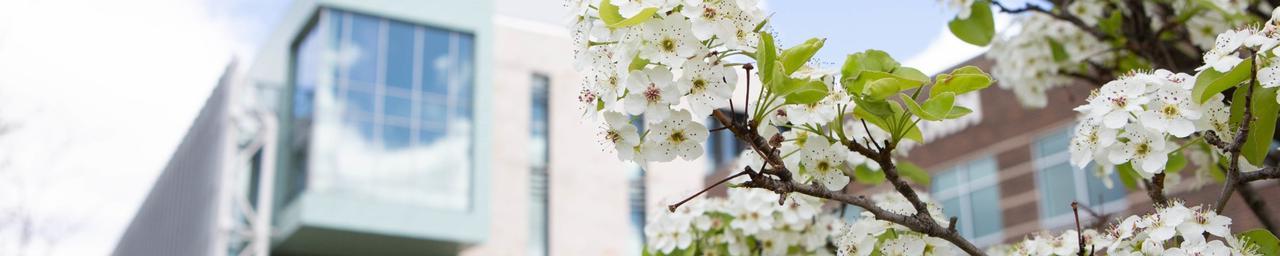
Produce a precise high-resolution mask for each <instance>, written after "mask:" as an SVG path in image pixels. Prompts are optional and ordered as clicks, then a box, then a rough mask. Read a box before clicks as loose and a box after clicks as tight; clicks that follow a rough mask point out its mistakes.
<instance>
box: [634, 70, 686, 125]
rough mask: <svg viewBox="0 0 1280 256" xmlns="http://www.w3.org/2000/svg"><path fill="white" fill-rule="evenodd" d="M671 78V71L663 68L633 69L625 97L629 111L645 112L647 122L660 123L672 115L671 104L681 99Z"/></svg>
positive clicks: (635, 112)
mask: <svg viewBox="0 0 1280 256" xmlns="http://www.w3.org/2000/svg"><path fill="white" fill-rule="evenodd" d="M671 79H672V76H671V71H668V70H666V69H662V68H649V69H644V70H636V71H631V74H630V75H628V77H627V91H628V92H627V97H626V99H624V106H625V107H626V110H627V113H628V114H631V115H641V114H644V120H645V123H646V124H654V123H658V122H659V121H662V120H665V119H667V117H668V116H671V112H672V110H671V105H672V104H676V103H679V101H680V91H679V90H678V89H676V88H675V86H674V85H673V83H674V81H673V80H671Z"/></svg>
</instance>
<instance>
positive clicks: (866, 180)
mask: <svg viewBox="0 0 1280 256" xmlns="http://www.w3.org/2000/svg"><path fill="white" fill-rule="evenodd" d="M853 180H854V181H857V182H858V183H862V184H867V185H875V184H880V183H881V182H884V172H882V171H880V170H871V168H867V166H866V165H858V167H857V168H854V170H853Z"/></svg>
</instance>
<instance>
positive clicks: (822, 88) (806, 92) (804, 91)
mask: <svg viewBox="0 0 1280 256" xmlns="http://www.w3.org/2000/svg"><path fill="white" fill-rule="evenodd" d="M790 80H791V81H797V82H796V83H798V84H797V85H795V86H794V88H788V89H790V90H788V91H787V92H786V94H780V95H785V97H786V99H787V101H786V104H811V103H815V102H818V101H820V100H822V98H826V97H827V84H825V83H822V81H819V80H808V79H790ZM787 84H789V85H788V86H791V85H790V84H792V82H790V81H788V82H787Z"/></svg>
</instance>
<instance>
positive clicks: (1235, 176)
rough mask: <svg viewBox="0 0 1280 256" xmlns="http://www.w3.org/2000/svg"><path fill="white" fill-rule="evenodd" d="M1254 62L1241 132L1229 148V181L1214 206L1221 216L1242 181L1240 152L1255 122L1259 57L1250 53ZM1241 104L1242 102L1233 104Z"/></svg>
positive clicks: (1251, 67) (1246, 92)
mask: <svg viewBox="0 0 1280 256" xmlns="http://www.w3.org/2000/svg"><path fill="white" fill-rule="evenodd" d="M1250 54H1251V55H1252V56H1251V57H1250V58H1252V59H1253V62H1252V63H1251V64H1250V65H1249V74H1250V78H1249V84H1248V85H1247V91H1245V95H1244V102H1243V103H1244V116H1243V117H1242V118H1241V119H1240V131H1239V133H1236V138H1235V140H1234V141H1232V142H1231V146H1230V147H1228V148H1227V154H1229V155H1231V156H1230V157H1231V166H1228V167H1229V168H1227V181H1226V182H1225V183H1223V186H1222V193H1220V194H1219V195H1218V202H1217V203H1216V204H1214V209H1215V211H1216V212H1217V213H1219V214H1221V213H1222V211H1223V210H1225V209H1226V207H1227V201H1229V200H1231V194H1232V192H1233V191H1235V187H1236V185H1237V184H1236V183H1237V182H1238V181H1239V179H1240V151H1241V149H1243V148H1244V143H1245V141H1246V139H1248V138H1249V123H1251V122H1252V121H1253V87H1254V85H1255V84H1257V83H1258V65H1257V63H1256V62H1257V61H1258V55H1257V54H1256V53H1252V52H1251V53H1250ZM1233 103H1234V104H1239V103H1241V102H1233Z"/></svg>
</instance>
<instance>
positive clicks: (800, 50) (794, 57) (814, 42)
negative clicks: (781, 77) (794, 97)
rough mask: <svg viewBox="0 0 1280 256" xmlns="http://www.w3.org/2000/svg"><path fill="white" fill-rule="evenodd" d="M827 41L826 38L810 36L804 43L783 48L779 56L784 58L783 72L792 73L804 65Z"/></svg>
mask: <svg viewBox="0 0 1280 256" xmlns="http://www.w3.org/2000/svg"><path fill="white" fill-rule="evenodd" d="M826 41H827V40H826V39H819V38H810V39H809V40H808V41H805V42H804V43H801V44H798V45H796V46H792V47H791V48H787V49H786V50H782V55H780V56H779V57H780V58H781V59H782V67H783V69H782V71H783V73H785V74H787V75H791V73H794V72H796V70H798V69H800V67H801V66H804V63H805V62H809V59H812V58H813V55H814V54H816V53H818V49H822V45H823V43H825V42H826Z"/></svg>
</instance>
